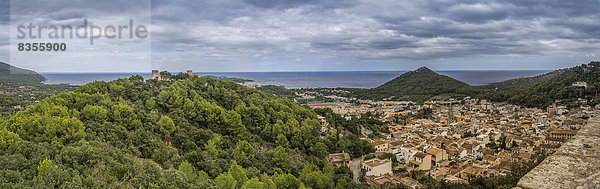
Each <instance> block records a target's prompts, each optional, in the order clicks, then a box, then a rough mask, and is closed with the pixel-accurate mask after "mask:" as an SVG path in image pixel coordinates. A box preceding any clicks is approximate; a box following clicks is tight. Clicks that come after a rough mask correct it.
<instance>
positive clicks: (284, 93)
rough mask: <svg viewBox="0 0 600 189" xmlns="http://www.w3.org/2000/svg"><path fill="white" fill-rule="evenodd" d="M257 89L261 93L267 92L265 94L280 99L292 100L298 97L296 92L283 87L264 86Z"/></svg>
mask: <svg viewBox="0 0 600 189" xmlns="http://www.w3.org/2000/svg"><path fill="white" fill-rule="evenodd" d="M256 89H258V90H259V91H262V92H265V93H269V94H273V95H275V96H277V97H280V98H288V99H291V98H294V97H296V96H297V95H296V93H294V91H292V90H288V89H286V88H284V87H281V86H275V85H263V86H258V87H256Z"/></svg>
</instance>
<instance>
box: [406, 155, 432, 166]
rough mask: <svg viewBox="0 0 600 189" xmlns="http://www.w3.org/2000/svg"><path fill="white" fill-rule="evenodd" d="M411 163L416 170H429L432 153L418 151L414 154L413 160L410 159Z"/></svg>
mask: <svg viewBox="0 0 600 189" xmlns="http://www.w3.org/2000/svg"><path fill="white" fill-rule="evenodd" d="M410 164H411V165H412V166H413V169H414V170H429V169H431V155H429V154H426V153H423V152H417V153H416V154H415V155H414V156H413V160H412V161H410Z"/></svg>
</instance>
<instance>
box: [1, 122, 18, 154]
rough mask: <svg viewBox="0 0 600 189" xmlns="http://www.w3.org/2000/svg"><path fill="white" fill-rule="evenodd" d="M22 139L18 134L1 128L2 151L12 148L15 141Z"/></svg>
mask: <svg viewBox="0 0 600 189" xmlns="http://www.w3.org/2000/svg"><path fill="white" fill-rule="evenodd" d="M19 141H21V137H19V135H18V134H15V133H13V132H10V131H8V130H6V128H3V129H1V130H0V152H2V151H4V150H6V149H8V148H10V147H11V146H12V145H13V144H14V143H17V142H19Z"/></svg>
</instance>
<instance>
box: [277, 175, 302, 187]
mask: <svg viewBox="0 0 600 189" xmlns="http://www.w3.org/2000/svg"><path fill="white" fill-rule="evenodd" d="M273 182H274V183H275V185H276V186H277V188H285V189H296V188H300V185H301V182H300V179H298V178H296V177H295V176H294V175H291V174H289V173H287V174H275V175H273Z"/></svg>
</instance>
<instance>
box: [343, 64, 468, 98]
mask: <svg viewBox="0 0 600 189" xmlns="http://www.w3.org/2000/svg"><path fill="white" fill-rule="evenodd" d="M478 92H479V90H478V89H477V88H475V87H473V86H470V85H468V84H466V83H464V82H462V81H458V80H456V79H453V78H451V77H448V76H445V75H440V74H438V73H436V72H434V71H432V70H430V69H429V68H426V67H421V68H419V69H417V70H414V71H410V72H406V73H404V74H402V75H400V76H398V77H396V78H394V79H392V80H391V81H388V82H386V83H384V84H383V85H381V86H379V87H376V88H372V89H364V90H356V91H355V94H354V95H355V96H356V97H359V98H362V99H375V100H381V99H383V98H389V97H392V98H391V99H398V100H416V101H425V100H427V99H429V98H431V97H433V96H436V95H450V96H464V95H473V94H477V93H478Z"/></svg>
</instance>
